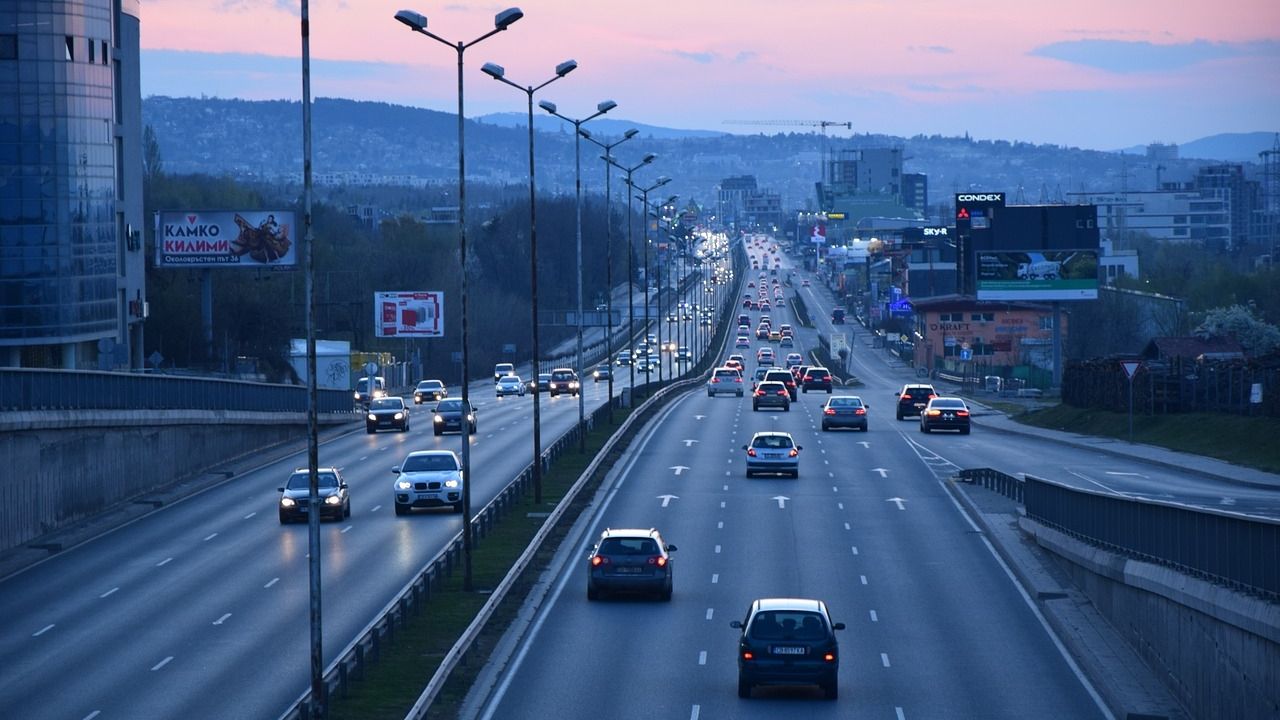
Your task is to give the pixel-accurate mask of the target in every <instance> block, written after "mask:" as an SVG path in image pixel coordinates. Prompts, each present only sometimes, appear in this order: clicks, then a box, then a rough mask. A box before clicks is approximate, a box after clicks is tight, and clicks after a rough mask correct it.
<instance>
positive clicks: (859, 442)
mask: <svg viewBox="0 0 1280 720" xmlns="http://www.w3.org/2000/svg"><path fill="white" fill-rule="evenodd" d="M858 444H859V445H861V446H862V447H864V448H870V447H871V443H869V442H867V441H866V440H859V441H858Z"/></svg>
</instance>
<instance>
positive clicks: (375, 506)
mask: <svg viewBox="0 0 1280 720" xmlns="http://www.w3.org/2000/svg"><path fill="white" fill-rule="evenodd" d="M381 509H382V506H381V505H374V506H373V509H372V510H370V511H369V512H378V511H379V510H381Z"/></svg>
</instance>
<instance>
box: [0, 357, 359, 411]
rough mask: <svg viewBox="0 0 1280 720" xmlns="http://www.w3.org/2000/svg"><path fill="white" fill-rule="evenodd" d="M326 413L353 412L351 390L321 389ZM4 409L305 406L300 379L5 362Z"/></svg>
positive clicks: (0, 377)
mask: <svg viewBox="0 0 1280 720" xmlns="http://www.w3.org/2000/svg"><path fill="white" fill-rule="evenodd" d="M318 396H319V411H320V412H322V413H339V412H353V411H354V407H353V403H352V396H351V391H350V390H324V389H322V390H320V391H319V393H318ZM0 410H4V411H17V412H23V411H42V410H230V411H251V412H252V411H257V412H306V411H307V388H306V387H303V386H301V385H278V384H273V383H261V382H250V381H245V380H226V379H222V378H198V377H185V376H175V375H151V374H139V373H121V372H104V371H97V370H47V369H37V368H0Z"/></svg>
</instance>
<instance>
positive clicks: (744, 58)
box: [733, 50, 760, 63]
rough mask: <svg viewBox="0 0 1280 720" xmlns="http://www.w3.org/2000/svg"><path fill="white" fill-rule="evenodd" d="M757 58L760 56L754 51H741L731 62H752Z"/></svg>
mask: <svg viewBox="0 0 1280 720" xmlns="http://www.w3.org/2000/svg"><path fill="white" fill-rule="evenodd" d="M758 57H760V54H759V53H757V52H756V51H754V50H743V51H741V52H739V53H738V54H737V55H735V56H733V61H734V62H736V63H744V62H750V61H752V60H755V59H756V58H758Z"/></svg>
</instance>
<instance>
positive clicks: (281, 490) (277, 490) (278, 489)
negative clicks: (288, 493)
mask: <svg viewBox="0 0 1280 720" xmlns="http://www.w3.org/2000/svg"><path fill="white" fill-rule="evenodd" d="M276 492H284V488H276Z"/></svg>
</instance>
